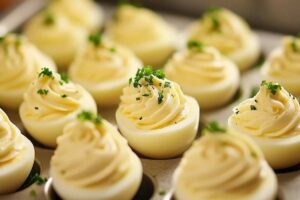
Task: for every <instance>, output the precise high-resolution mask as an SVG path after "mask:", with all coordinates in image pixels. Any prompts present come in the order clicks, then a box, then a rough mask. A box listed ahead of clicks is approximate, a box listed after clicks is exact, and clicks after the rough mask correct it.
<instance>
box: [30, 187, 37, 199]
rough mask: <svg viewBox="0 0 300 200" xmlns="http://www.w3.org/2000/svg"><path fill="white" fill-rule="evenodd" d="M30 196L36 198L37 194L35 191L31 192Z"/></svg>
mask: <svg viewBox="0 0 300 200" xmlns="http://www.w3.org/2000/svg"><path fill="white" fill-rule="evenodd" d="M30 196H32V197H34V198H36V197H37V192H36V190H35V189H32V190H30Z"/></svg>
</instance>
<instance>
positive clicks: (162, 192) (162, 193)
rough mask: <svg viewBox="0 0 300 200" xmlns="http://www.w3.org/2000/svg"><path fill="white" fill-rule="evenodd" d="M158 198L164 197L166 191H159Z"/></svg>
mask: <svg viewBox="0 0 300 200" xmlns="http://www.w3.org/2000/svg"><path fill="white" fill-rule="evenodd" d="M158 194H159V195H160V196H164V195H165V194H166V191H165V190H161V191H159V193H158Z"/></svg>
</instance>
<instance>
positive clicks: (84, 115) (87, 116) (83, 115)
mask: <svg viewBox="0 0 300 200" xmlns="http://www.w3.org/2000/svg"><path fill="white" fill-rule="evenodd" d="M77 118H78V119H80V120H82V121H91V122H94V123H96V124H100V123H101V122H102V117H101V116H99V115H98V116H97V115H95V114H94V113H92V112H90V111H81V112H80V113H79V114H78V115H77Z"/></svg>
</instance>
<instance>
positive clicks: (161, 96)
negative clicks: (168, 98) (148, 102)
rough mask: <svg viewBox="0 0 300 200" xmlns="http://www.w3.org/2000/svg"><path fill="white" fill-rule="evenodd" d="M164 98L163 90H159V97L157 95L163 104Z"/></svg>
mask: <svg viewBox="0 0 300 200" xmlns="http://www.w3.org/2000/svg"><path fill="white" fill-rule="evenodd" d="M163 99H164V94H163V91H160V92H158V97H157V102H158V104H161V103H162V102H163Z"/></svg>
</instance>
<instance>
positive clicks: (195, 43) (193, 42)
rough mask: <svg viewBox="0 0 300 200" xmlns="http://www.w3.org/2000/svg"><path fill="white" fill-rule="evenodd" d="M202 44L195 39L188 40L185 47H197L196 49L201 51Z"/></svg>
mask: <svg viewBox="0 0 300 200" xmlns="http://www.w3.org/2000/svg"><path fill="white" fill-rule="evenodd" d="M204 46H205V45H204V44H203V43H201V42H198V41H197V40H190V41H188V43H187V47H188V48H189V49H197V50H199V51H202V50H203V48H204Z"/></svg>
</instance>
